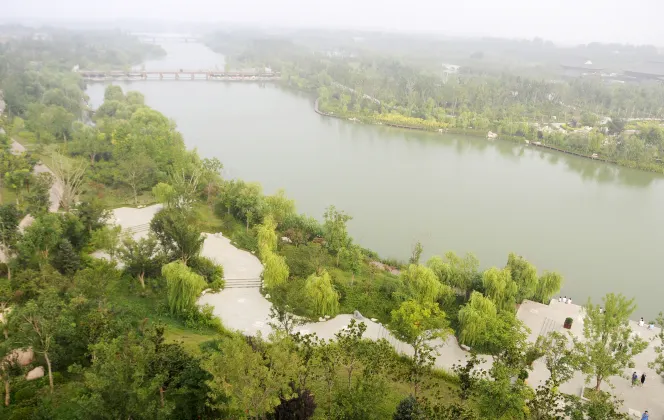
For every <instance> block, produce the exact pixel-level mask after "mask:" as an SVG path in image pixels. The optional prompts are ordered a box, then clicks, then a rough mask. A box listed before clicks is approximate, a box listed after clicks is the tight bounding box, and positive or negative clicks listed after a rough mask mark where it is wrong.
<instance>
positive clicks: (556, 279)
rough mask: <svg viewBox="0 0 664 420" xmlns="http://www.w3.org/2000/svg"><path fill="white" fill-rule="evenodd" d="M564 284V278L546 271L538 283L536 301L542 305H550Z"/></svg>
mask: <svg viewBox="0 0 664 420" xmlns="http://www.w3.org/2000/svg"><path fill="white" fill-rule="evenodd" d="M562 284H563V277H562V276H561V275H560V274H558V273H556V272H555V271H546V272H544V274H542V275H541V276H540V278H539V281H538V282H537V291H536V292H535V300H537V301H538V302H541V303H545V304H548V303H549V301H551V298H552V297H553V296H555V295H556V294H557V293H558V292H560V287H561V286H562Z"/></svg>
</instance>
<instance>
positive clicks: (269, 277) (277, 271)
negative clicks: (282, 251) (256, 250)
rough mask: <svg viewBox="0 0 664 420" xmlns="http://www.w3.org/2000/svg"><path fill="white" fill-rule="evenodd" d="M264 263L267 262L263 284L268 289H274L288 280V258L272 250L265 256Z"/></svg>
mask: <svg viewBox="0 0 664 420" xmlns="http://www.w3.org/2000/svg"><path fill="white" fill-rule="evenodd" d="M263 264H265V270H264V271H263V285H264V287H266V288H267V289H273V288H275V287H277V286H279V285H281V284H284V283H285V282H286V280H288V275H289V271H288V264H286V259H285V258H284V257H282V256H281V255H277V254H275V253H274V252H270V253H268V255H267V256H266V257H265V258H263Z"/></svg>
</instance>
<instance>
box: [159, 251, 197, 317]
mask: <svg viewBox="0 0 664 420" xmlns="http://www.w3.org/2000/svg"><path fill="white" fill-rule="evenodd" d="M161 274H162V275H163V276H164V277H165V278H166V284H167V288H168V292H167V294H168V308H169V309H170V311H171V313H173V314H176V315H181V316H185V315H187V314H189V313H191V312H193V311H196V300H197V299H198V296H199V295H200V293H201V292H202V291H203V289H204V288H205V284H206V283H205V279H204V278H203V276H200V275H198V274H196V273H193V272H192V271H191V269H189V268H188V267H187V266H186V265H184V263H182V262H180V261H175V262H172V263H170V264H166V265H165V266H163V267H162V269H161Z"/></svg>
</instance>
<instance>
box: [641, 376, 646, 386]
mask: <svg viewBox="0 0 664 420" xmlns="http://www.w3.org/2000/svg"><path fill="white" fill-rule="evenodd" d="M645 382H646V374H645V373H644V374H642V375H641V386H643V384H644V383H645Z"/></svg>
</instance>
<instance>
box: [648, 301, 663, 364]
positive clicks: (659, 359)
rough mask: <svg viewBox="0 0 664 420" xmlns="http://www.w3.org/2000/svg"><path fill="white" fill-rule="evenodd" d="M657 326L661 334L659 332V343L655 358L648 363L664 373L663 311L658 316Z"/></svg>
mask: <svg viewBox="0 0 664 420" xmlns="http://www.w3.org/2000/svg"><path fill="white" fill-rule="evenodd" d="M657 328H659V334H657V339H659V344H658V345H657V346H655V353H656V356H655V360H653V361H652V362H650V363H649V364H648V365H649V366H650V368H651V369H655V371H656V372H657V373H658V374H660V375H664V314H663V313H662V312H660V313H659V315H658V316H657Z"/></svg>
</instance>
